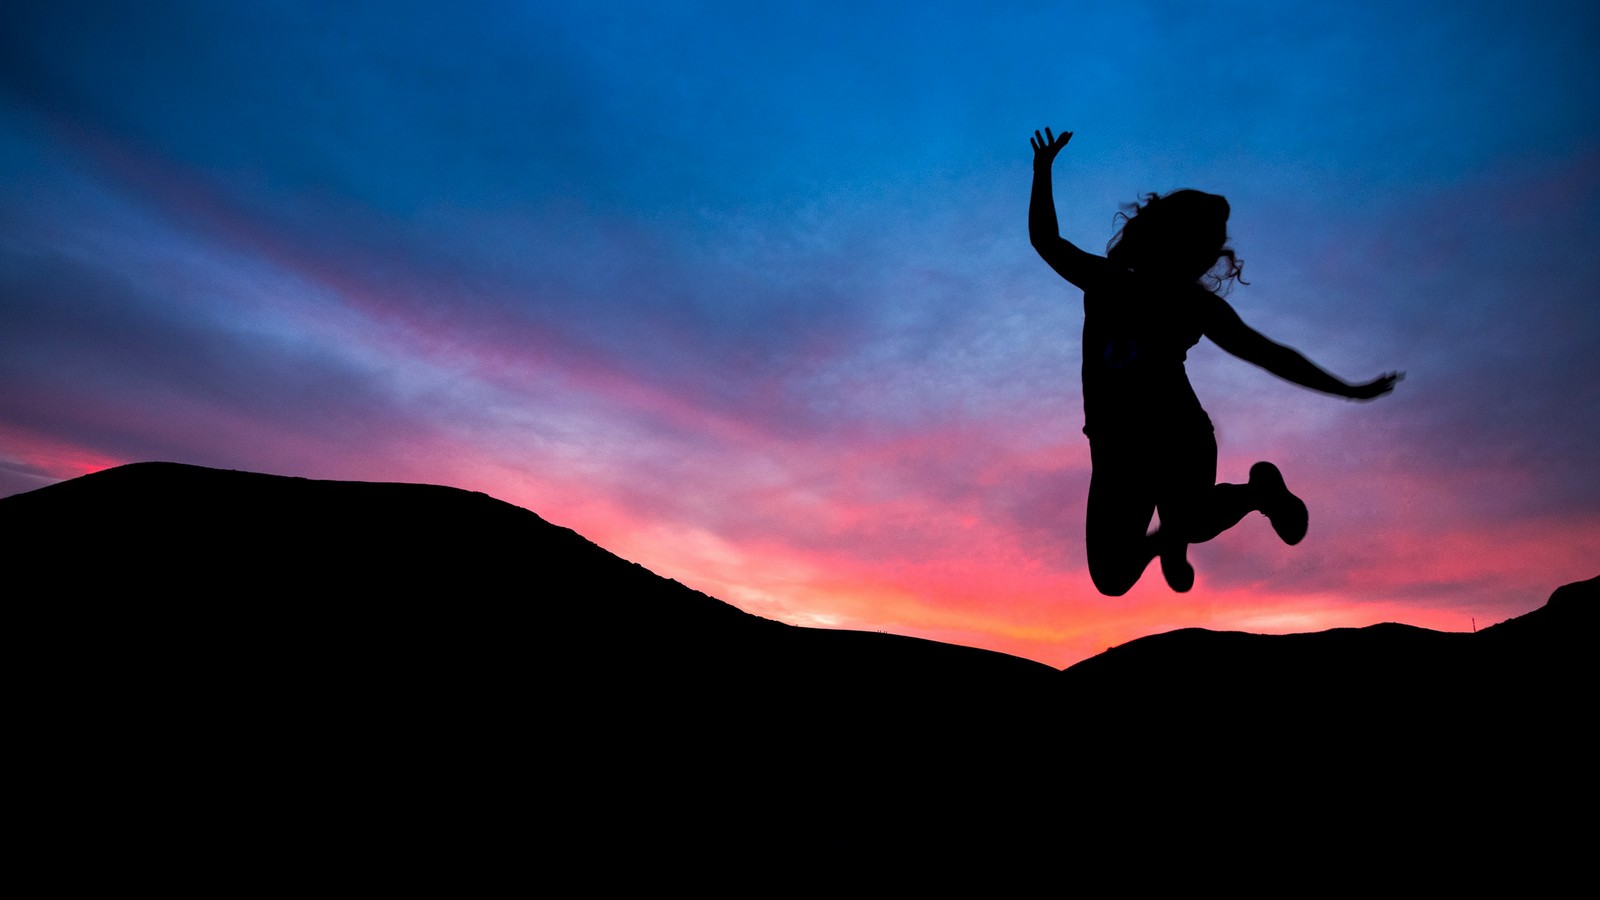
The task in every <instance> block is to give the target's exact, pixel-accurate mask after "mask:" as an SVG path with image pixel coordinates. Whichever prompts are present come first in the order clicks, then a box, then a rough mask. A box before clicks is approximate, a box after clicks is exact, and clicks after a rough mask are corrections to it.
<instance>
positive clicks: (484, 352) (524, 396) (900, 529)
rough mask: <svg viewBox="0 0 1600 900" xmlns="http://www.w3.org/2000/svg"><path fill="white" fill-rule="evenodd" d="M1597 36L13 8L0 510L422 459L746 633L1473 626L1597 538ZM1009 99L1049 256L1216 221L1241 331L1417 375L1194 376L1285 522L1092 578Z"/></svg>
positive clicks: (1500, 9)
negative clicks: (121, 479)
mask: <svg viewBox="0 0 1600 900" xmlns="http://www.w3.org/2000/svg"><path fill="white" fill-rule="evenodd" d="M986 6H987V7H989V8H986ZM1597 20H1600V13H1597V12H1596V11H1595V10H1594V9H1593V8H1591V6H1590V5H1588V4H1581V3H1551V2H1528V3H1519V4H1504V3H1496V4H1489V3H1404V2H1390V3H1381V4H1380V3H1350V4H1341V5H1338V6H1332V5H1330V6H1328V7H1327V8H1325V9H1314V10H1308V9H1304V8H1301V6H1300V5H1291V4H1279V3H1213V4H1205V5H1196V4H1187V3H1116V4H1113V3H1028V4H990V5H980V4H977V3H943V4H940V3H929V4H916V5H912V4H905V3H871V2H864V3H851V4H816V3H809V4H784V3H776V4H765V5H761V6H759V7H755V6H751V5H749V4H733V3H704V4H695V3H675V4H646V3H607V4H577V3H571V4H552V3H466V4H451V5H449V6H446V5H443V4H425V3H340V4H319V3H302V2H279V3H268V4H232V3H220V2H216V3H70V2H57V3H31V2H17V3H11V4H8V5H7V7H6V10H5V12H4V13H0V25H3V27H0V385H4V389H3V391H0V492H3V493H14V492H17V491H21V490H27V489H31V488H33V487H37V486H40V485H42V484H46V483H49V482H50V481H53V480H57V479H60V478H66V477H72V476H74V475H77V474H81V473H83V472H84V471H89V470H92V469H93V468H98V467H102V466H104V465H111V464H115V463H118V462H127V461H133V460H138V459H152V458H159V459H176V460H180V461H186V462H195V463H200V464H206V465H218V466H224V467H230V468H245V469H253V470H258V471H273V472H281V473H284V474H295V475H305V476H309V477H340V478H363V479H368V480H420V481H436V482H441V483H449V484H456V485H458V486H462V487H469V488H472V489H474V490H482V491H485V492H487V493H491V494H494V495H495V496H500V497H503V498H504V499H508V500H511V501H513V502H517V503H519V504H521V505H525V506H528V507H530V508H532V509H534V510H535V511H537V512H539V513H540V514H541V515H544V516H546V517H547V518H550V519H552V520H554V521H557V522H559V523H561V524H565V525H569V526H571V527H574V528H577V529H578V530H579V531H581V532H583V533H585V534H586V535H588V536H589V537H591V538H593V539H595V540H597V541H599V542H600V543H602V544H603V545H605V546H607V547H609V548H611V549H613V550H616V551H617V552H619V553H622V554H623V555H625V556H629V557H630V558H633V559H636V560H637V561H639V562H641V563H644V564H645V565H647V566H650V567H651V568H654V569H656V570H657V571H662V572H664V573H666V574H671V575H673V576H674V577H679V578H680V579H681V580H685V581H686V582H688V583H690V584H692V585H694V586H696V587H700V588H702V589H704V590H707V591H708V592H710V593H713V594H716V595H718V596H722V597H723V598H724V599H728V600H730V601H733V602H736V603H739V604H740V605H741V606H744V607H745V608H747V609H750V610H751V611H752V612H757V613H760V614H763V615H772V616H775V617H778V618H784V619H785V620H788V621H798V622H805V623H808V624H830V625H841V626H848V627H865V628H874V629H884V630H896V631H902V632H904V633H916V634H924V635H928V636H936V637H940V638H943V639H950V640H957V641H960V642H963V643H975V644H980V645H986V646H996V647H1000V648H1003V649H1008V650H1010V651H1011V652H1019V653H1023V654H1024V655H1031V656H1034V657H1036V658H1042V659H1046V660H1047V661H1051V662H1065V661H1070V660H1071V659H1073V658H1077V657H1081V656H1082V655H1084V654H1086V653H1088V652H1093V651H1094V650H1097V649H1100V648H1101V647H1103V646H1105V645H1106V644H1108V643H1111V642H1114V641H1115V640H1116V639H1119V638H1124V637H1127V636H1136V634H1129V631H1130V630H1132V631H1135V632H1137V631H1138V630H1139V629H1144V630H1156V629H1158V628H1159V627H1179V626H1182V625H1192V624H1198V625H1208V626H1212V627H1223V626H1231V625H1238V626H1241V627H1245V626H1250V627H1256V628H1258V629H1266V628H1279V629H1282V628H1290V627H1297V626H1305V627H1309V626H1315V625H1321V624H1329V623H1333V624H1367V623H1368V621H1369V620H1375V619H1374V617H1379V616H1384V617H1395V618H1401V619H1403V620H1406V621H1414V622H1416V623H1418V624H1430V625H1434V626H1436V627H1466V626H1465V621H1466V620H1468V619H1470V618H1473V617H1477V618H1495V617H1501V618H1503V617H1504V615H1509V614H1513V613H1515V612H1519V611H1522V609H1524V608H1526V607H1527V605H1528V604H1531V603H1536V602H1537V601H1538V599H1539V598H1540V597H1542V595H1543V594H1544V593H1547V592H1548V590H1549V589H1551V588H1553V587H1555V586H1556V585H1557V584H1559V583H1561V582H1562V581H1563V580H1574V579H1576V578H1580V577H1589V576H1592V575H1593V574H1595V573H1594V572H1592V571H1588V569H1592V568H1593V563H1592V559H1593V558H1594V554H1593V550H1594V548H1595V547H1596V546H1597V545H1600V478H1597V476H1596V474H1595V472H1596V471H1600V466H1596V465H1595V464H1594V463H1595V454H1594V451H1593V449H1592V448H1593V447H1595V446H1600V425H1597V421H1600V419H1597V417H1596V416H1595V415H1594V412H1593V411H1594V410H1595V409H1600V363H1597V362H1596V355H1595V354H1594V353H1593V348H1594V346H1596V344H1597V342H1600V305H1597V304H1596V303H1595V300H1594V296H1595V290H1594V287H1593V285H1594V284H1595V283H1596V281H1597V277H1600V254H1596V253H1595V252H1594V250H1593V248H1594V247H1595V245H1596V243H1597V238H1600V191H1597V184H1600V140H1597V138H1600V121H1597V117H1600V113H1597V104H1596V102H1595V100H1594V99H1593V97H1594V92H1593V91H1592V89H1591V88H1590V87H1589V86H1590V85H1593V84H1595V83H1597V82H1600V78H1597V77H1596V76H1597V75H1600V72H1597V68H1600V63H1597V62H1596V54H1595V49H1596V47H1597V46H1600V40H1597V38H1600V21H1597ZM1047 124H1048V125H1052V126H1054V127H1055V128H1057V129H1058V130H1061V129H1070V130H1073V131H1075V132H1076V137H1075V138H1074V140H1073V143H1072V145H1071V146H1070V147H1069V148H1068V150H1067V152H1066V153H1064V154H1063V156H1062V157H1061V159H1060V160H1059V161H1058V163H1057V178H1056V182H1057V200H1058V208H1059V210H1060V213H1061V218H1062V222H1063V232H1064V234H1065V235H1066V236H1067V237H1069V238H1071V239H1073V240H1075V241H1077V242H1078V243H1080V244H1081V245H1083V246H1085V247H1090V248H1099V247H1103V246H1104V242H1105V240H1106V239H1107V238H1108V237H1109V236H1110V234H1111V232H1112V230H1113V228H1114V227H1115V226H1114V222H1113V216H1114V214H1115V213H1116V212H1117V211H1118V209H1119V208H1120V206H1121V205H1123V204H1127V203H1129V202H1131V201H1133V200H1135V199H1136V198H1137V197H1138V196H1140V195H1141V194H1142V193H1144V192H1148V191H1166V190H1171V189H1175V188H1178V187H1197V188H1201V189H1204V190H1209V191H1213V192H1217V193H1222V194H1225V195H1226V196H1228V198H1229V200H1230V201H1231V203H1232V205H1233V210H1234V217H1233V220H1232V223H1231V227H1230V231H1231V233H1232V236H1233V239H1234V246H1235V247H1236V249H1237V250H1238V252H1239V254H1240V256H1241V257H1242V258H1243V259H1244V260H1245V266H1246V268H1245V272H1246V277H1247V278H1248V279H1249V280H1250V281H1251V284H1250V285H1249V286H1247V287H1241V288H1239V289H1237V290H1236V291H1235V292H1234V293H1233V294H1232V295H1231V297H1230V300H1231V302H1233V304H1234V305H1235V307H1236V308H1238V309H1239V311H1240V313H1241V314H1242V315H1243V316H1244V318H1245V319H1246V321H1248V322H1250V323H1252V324H1253V325H1255V326H1256V327H1258V328H1259V329H1260V330H1262V331H1263V332H1265V333H1267V334H1268V335H1270V336H1273V337H1275V338H1277V339H1279V340H1281V341H1283V342H1285V343H1289V344H1291V345H1294V346H1296V347H1298V348H1300V349H1302V350H1303V351H1305V352H1306V353H1307V354H1308V355H1309V356H1311V357H1312V358H1313V359H1314V360H1317V361H1318V362H1320V363H1322V364H1323V365H1325V366H1326V367H1327V368H1329V369H1331V370H1333V371H1335V372H1336V373H1339V374H1341V375H1344V376H1345V377H1347V378H1351V379H1356V378H1368V377H1371V376H1373V375H1375V374H1377V373H1378V372H1380V371H1384V370H1388V369H1395V368H1398V369H1404V370H1406V372H1407V373H1408V377H1407V380H1406V381H1405V382H1404V383H1403V384H1402V385H1401V387H1400V389H1399V390H1398V391H1397V392H1396V394H1395V395H1394V396H1393V397H1392V398H1385V399H1384V400H1383V401H1380V402H1378V403H1374V404H1370V405H1351V404H1345V403H1342V402H1340V401H1335V400H1330V399H1328V398H1323V397H1318V396H1315V395H1312V394H1309V393H1306V392H1304V391H1301V390H1299V389H1296V388H1293V387H1291V386H1288V385H1285V384H1282V383H1280V382H1276V381H1274V380H1273V379H1272V378H1271V377H1270V376H1267V375H1265V374H1264V373H1261V372H1259V371H1256V370H1253V369H1251V368H1250V367H1249V366H1247V365H1245V364H1243V363H1240V362H1238V361H1236V360H1232V359H1228V358H1225V357H1224V356H1223V355H1222V354H1221V353H1220V351H1216V350H1215V348H1209V347H1201V348H1197V349H1196V351H1195V352H1194V354H1192V356H1191V366H1190V369H1191V374H1192V378H1193V380H1194V381H1195V383H1196V386H1197V389H1198V390H1199V392H1200V394H1201V397H1202V399H1203V400H1205V402H1206V404H1207V407H1208V409H1210V411H1211V412H1212V415H1213V418H1214V419H1216V420H1217V422H1218V427H1219V436H1220V438H1221V441H1222V450H1223V457H1224V459H1223V471H1222V473H1221V475H1222V477H1223V478H1224V479H1225V480H1226V479H1229V478H1232V479H1238V478H1242V475H1243V469H1244V468H1247V467H1248V465H1249V462H1250V461H1252V460H1253V459H1256V458H1272V459H1274V460H1278V461H1279V462H1280V465H1282V466H1283V467H1284V469H1285V472H1286V473H1287V474H1288V475H1289V477H1290V479H1291V483H1298V484H1303V485H1305V486H1306V487H1305V488H1304V490H1305V492H1306V493H1307V494H1308V498H1309V499H1311V500H1312V502H1313V515H1314V517H1316V518H1314V520H1313V521H1314V526H1313V529H1314V530H1313V538H1314V540H1311V541H1308V543H1307V545H1306V546H1304V547H1301V548H1296V549H1295V550H1294V551H1285V550H1284V549H1283V548H1281V547H1276V546H1273V545H1271V544H1270V543H1267V542H1265V540H1264V539H1263V537H1262V536H1261V535H1259V534H1255V533H1246V530H1245V529H1244V528H1243V527H1242V528H1241V529H1240V530H1239V531H1240V533H1239V534H1238V535H1233V534H1230V535H1228V536H1225V537H1224V538H1222V539H1220V540H1219V541H1216V542H1213V543H1212V544H1210V545H1206V546H1205V547H1202V548H1196V551H1195V554H1196V556H1195V558H1196V561H1197V566H1198V567H1199V568H1200V571H1201V576H1200V583H1199V585H1198V587H1197V588H1196V591H1195V592H1194V593H1193V594H1191V595H1189V596H1188V597H1186V598H1173V597H1171V596H1170V595H1167V594H1165V593H1164V590H1165V589H1164V588H1160V587H1159V586H1153V587H1150V588H1149V589H1148V590H1147V589H1146V587H1144V586H1141V588H1140V589H1138V591H1136V593H1135V594H1133V595H1130V596H1129V597H1128V598H1125V600H1124V601H1123V602H1122V603H1121V604H1120V605H1115V606H1113V605H1110V604H1109V603H1108V601H1106V600H1104V599H1103V598H1099V597H1098V596H1096V595H1094V594H1093V591H1092V588H1090V587H1089V585H1088V582H1087V578H1086V577H1085V576H1084V574H1083V570H1082V560H1081V556H1082V553H1081V527H1082V523H1081V515H1082V492H1083V490H1084V484H1086V478H1087V454H1086V446H1085V445H1084V443H1083V440H1082V437H1081V435H1080V434H1079V432H1078V429H1079V427H1080V426H1081V417H1080V416H1081V413H1080V408H1079V397H1078V393H1077V390H1078V388H1077V364H1078V359H1077V353H1078V350H1077V334H1078V330H1079V328H1080V327H1081V301H1080V297H1079V296H1078V295H1077V294H1076V292H1075V291H1073V290H1071V289H1070V288H1069V287H1068V286H1067V285H1065V284H1064V283H1062V282H1060V280H1059V279H1057V278H1056V277H1055V276H1054V275H1053V274H1052V273H1051V272H1050V271H1049V270H1048V268H1046V267H1045V266H1044V265H1043V264H1042V263H1041V262H1040V261H1039V260H1038V258H1037V257H1036V256H1035V255H1034V254H1033V251H1032V250H1031V248H1030V247H1029V246H1028V243H1027V240H1026V237H1025V227H1026V226H1025V221H1026V219H1025V214H1026V205H1027V191H1028V179H1029V171H1030V170H1029V162H1030V151H1029V149H1028V144H1027V138H1028V135H1029V134H1031V132H1032V130H1033V129H1034V128H1038V127H1042V126H1044V125H1047ZM1297 489H1298V488H1297ZM1319 526H1320V530H1319ZM1319 538H1320V540H1317V539H1319ZM1441 561H1442V562H1441ZM1451 561H1456V562H1455V563H1453V565H1454V569H1452V568H1451V565H1452V563H1451ZM1530 594H1531V595H1532V596H1530ZM1139 633H1142V632H1139Z"/></svg>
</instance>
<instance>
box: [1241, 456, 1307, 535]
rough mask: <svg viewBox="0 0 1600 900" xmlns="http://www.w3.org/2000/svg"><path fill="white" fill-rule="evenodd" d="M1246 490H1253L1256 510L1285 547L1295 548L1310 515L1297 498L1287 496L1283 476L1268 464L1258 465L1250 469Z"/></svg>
mask: <svg viewBox="0 0 1600 900" xmlns="http://www.w3.org/2000/svg"><path fill="white" fill-rule="evenodd" d="M1250 487H1251V488H1252V489H1254V490H1255V492H1256V498H1257V504H1258V508H1259V509H1260V510H1261V512H1262V514H1263V515H1265V516H1266V517H1267V521H1269V522H1271V523H1272V530H1273V531H1276V532H1277V533H1278V537H1280V538H1282V539H1283V542H1284V543H1285V544H1298V543H1300V539H1301V538H1304V537H1305V536H1306V526H1307V525H1308V524H1309V520H1310V518H1311V514H1310V513H1309V512H1307V510H1306V504H1305V502H1304V501H1302V500H1301V499H1300V498H1299V497H1296V496H1295V495H1294V494H1291V493H1289V487H1288V486H1287V485H1285V484H1284V483H1283V473H1282V472H1279V471H1278V467H1277V466H1275V465H1273V464H1272V463H1269V462H1258V463H1256V464H1255V465H1253V466H1251V467H1250Z"/></svg>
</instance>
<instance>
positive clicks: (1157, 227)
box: [1106, 189, 1250, 294]
mask: <svg viewBox="0 0 1600 900" xmlns="http://www.w3.org/2000/svg"><path fill="white" fill-rule="evenodd" d="M1129 209H1131V213H1130V212H1128V211H1124V212H1119V213H1117V217H1118V218H1120V219H1121V220H1122V227H1121V228H1119V229H1117V233H1116V234H1114V235H1112V236H1111V241H1110V243H1108V244H1106V258H1107V259H1109V260H1111V261H1112V262H1114V263H1116V264H1117V265H1119V266H1122V267H1123V268H1126V269H1132V270H1134V271H1142V272H1147V273H1151V274H1155V275H1159V276H1162V277H1166V278H1174V279H1178V280H1181V281H1184V282H1201V281H1204V282H1205V283H1206V288H1207V289H1208V290H1210V291H1212V292H1213V293H1216V294H1225V293H1227V292H1228V290H1229V288H1230V287H1231V285H1230V284H1229V282H1237V283H1239V284H1249V283H1250V282H1248V281H1245V280H1244V278H1243V277H1242V276H1243V274H1244V262H1243V261H1242V260H1240V259H1239V257H1237V256H1235V255H1234V252H1233V249H1232V248H1230V247H1229V246H1228V213H1229V212H1230V210H1229V207H1228V201H1227V199H1226V198H1224V197H1221V196H1219V195H1217V194H1207V193H1205V192H1204V191H1195V190H1188V189H1184V190H1179V191H1173V192H1172V193H1170V194H1167V195H1165V196H1159V195H1157V194H1147V195H1145V198H1144V202H1142V203H1134V204H1130V206H1129ZM1219 262H1221V265H1220V266H1219V265H1218V263H1219Z"/></svg>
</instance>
